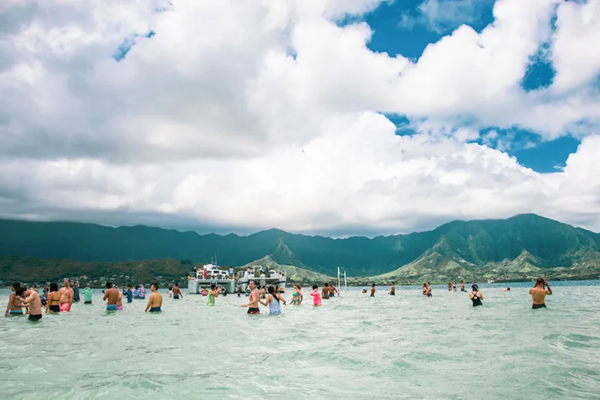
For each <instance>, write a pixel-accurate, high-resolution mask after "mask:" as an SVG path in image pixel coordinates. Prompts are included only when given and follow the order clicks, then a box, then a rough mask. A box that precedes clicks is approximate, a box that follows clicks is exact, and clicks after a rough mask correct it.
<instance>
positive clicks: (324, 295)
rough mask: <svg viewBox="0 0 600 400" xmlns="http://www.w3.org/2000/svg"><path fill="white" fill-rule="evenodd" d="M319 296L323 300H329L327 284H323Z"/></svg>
mask: <svg viewBox="0 0 600 400" xmlns="http://www.w3.org/2000/svg"><path fill="white" fill-rule="evenodd" d="M321 296H322V298H323V299H324V300H329V283H327V282H325V286H323V290H322V291H321Z"/></svg>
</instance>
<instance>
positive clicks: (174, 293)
mask: <svg viewBox="0 0 600 400" xmlns="http://www.w3.org/2000/svg"><path fill="white" fill-rule="evenodd" d="M158 288H159V285H158V283H154V284H152V286H151V289H150V290H151V291H152V293H151V294H150V296H149V297H148V303H147V305H146V309H145V312H151V313H157V312H161V311H162V303H163V297H162V295H161V294H160V293H159V292H158ZM452 290H454V291H455V292H456V291H457V284H456V282H454V284H452V282H448V291H452ZM504 290H505V291H510V288H506V289H504ZM11 291H12V293H11V294H10V295H9V298H8V305H7V307H6V313H5V315H6V316H17V315H29V320H31V321H39V320H41V319H42V314H43V310H44V309H45V311H44V313H46V314H53V313H61V312H70V311H71V306H72V305H73V303H78V302H80V301H81V297H82V296H83V300H84V304H92V289H91V288H90V287H89V285H86V287H85V288H84V289H80V288H79V282H77V281H76V282H75V283H74V285H73V286H71V281H70V280H69V279H65V280H64V282H63V286H62V287H61V288H59V286H58V284H57V283H55V282H53V283H51V284H50V285H49V286H48V287H45V288H44V289H43V293H42V296H40V295H39V293H38V288H37V287H36V286H35V285H33V286H31V287H26V286H21V284H20V283H18V282H15V283H13V284H12V285H11ZM204 291H206V294H205V295H206V296H207V297H208V302H207V305H208V306H214V305H215V299H216V298H217V297H219V295H224V296H226V295H227V291H226V290H225V288H221V287H217V285H216V284H214V283H213V284H212V285H211V287H210V290H206V289H203V292H204ZM460 291H461V292H466V291H467V290H466V289H465V284H464V283H463V281H461V282H460ZM375 292H376V285H375V283H373V284H372V285H371V291H370V297H375ZM284 293H285V289H284V288H282V287H279V286H263V287H261V286H260V285H257V284H256V282H254V281H250V282H249V284H248V289H247V290H246V296H247V297H248V302H247V303H245V304H242V307H246V308H248V314H260V308H259V304H261V305H263V306H264V307H268V308H269V314H281V303H283V304H284V305H287V303H288V302H287V300H286V299H285V298H284V297H283V294H284ZM336 293H337V294H338V296H339V292H338V290H337V288H336V287H335V286H334V285H333V284H331V283H329V282H326V283H325V285H324V286H323V288H322V290H319V287H318V285H313V286H312V291H311V292H310V296H311V297H312V305H313V306H314V307H320V306H321V305H322V304H323V300H327V299H331V298H333V297H335V295H336ZM362 293H368V292H367V290H366V289H364V290H363V291H362ZM422 293H423V295H424V296H427V297H433V294H432V291H431V284H430V283H429V282H425V283H423V292H422ZM102 294H103V297H102V300H103V301H106V311H110V312H112V311H119V310H123V298H125V299H126V301H127V303H132V302H133V300H134V299H140V300H145V298H146V294H147V293H146V289H144V285H139V286H137V287H135V288H134V287H133V286H131V285H129V286H127V287H124V288H122V290H120V289H119V288H118V287H117V286H116V285H113V283H112V282H107V283H106V290H103V291H102ZM203 294H204V293H203ZM529 294H530V295H531V297H532V308H533V309H539V308H545V307H546V303H545V299H546V296H547V295H551V294H552V289H551V288H550V285H549V284H548V280H547V279H544V278H538V279H537V280H536V282H535V285H534V287H533V288H531V289H530V290H529ZM388 295H391V296H395V295H396V286H395V284H394V282H392V283H391V287H390V291H389V292H388ZM468 295H469V298H470V300H471V301H472V303H473V307H477V306H481V305H483V293H481V291H480V290H479V287H478V285H477V284H473V285H471V291H470V292H469V293H468ZM169 297H170V298H172V299H173V300H178V299H183V293H182V292H181V289H180V288H179V284H178V283H175V285H174V286H173V287H170V288H169ZM238 297H241V293H239V292H238ZM303 301H304V295H303V293H302V287H301V286H300V285H299V284H297V283H296V284H294V292H293V293H292V298H291V300H290V304H291V305H295V306H299V305H301V304H302V303H303ZM23 310H25V311H23Z"/></svg>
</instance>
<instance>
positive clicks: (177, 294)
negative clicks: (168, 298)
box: [173, 283, 183, 300]
mask: <svg viewBox="0 0 600 400" xmlns="http://www.w3.org/2000/svg"><path fill="white" fill-rule="evenodd" d="M180 297H181V298H182V299H183V294H182V293H181V289H179V283H176V284H175V287H173V299H174V300H177V299H179V298H180Z"/></svg>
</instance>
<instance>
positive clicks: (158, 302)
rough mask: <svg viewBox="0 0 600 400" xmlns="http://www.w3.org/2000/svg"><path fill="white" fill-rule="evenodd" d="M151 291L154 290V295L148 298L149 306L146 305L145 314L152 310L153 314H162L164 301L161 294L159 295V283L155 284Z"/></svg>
mask: <svg viewBox="0 0 600 400" xmlns="http://www.w3.org/2000/svg"><path fill="white" fill-rule="evenodd" d="M150 290H152V294H151V295H150V297H149V298H148V304H147V305H146V311H144V312H148V310H150V312H151V313H154V312H161V311H162V309H161V307H162V300H163V299H162V296H161V294H160V293H158V283H153V284H152V286H151V287H150Z"/></svg>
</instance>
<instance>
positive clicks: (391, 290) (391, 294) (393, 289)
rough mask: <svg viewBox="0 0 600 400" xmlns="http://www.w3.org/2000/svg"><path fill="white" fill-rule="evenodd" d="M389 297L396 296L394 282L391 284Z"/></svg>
mask: <svg viewBox="0 0 600 400" xmlns="http://www.w3.org/2000/svg"><path fill="white" fill-rule="evenodd" d="M389 294H390V296H395V295H396V284H395V283H394V282H392V287H391V289H390V293H389Z"/></svg>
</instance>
